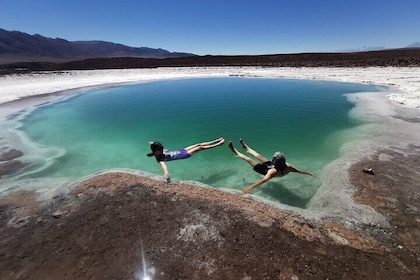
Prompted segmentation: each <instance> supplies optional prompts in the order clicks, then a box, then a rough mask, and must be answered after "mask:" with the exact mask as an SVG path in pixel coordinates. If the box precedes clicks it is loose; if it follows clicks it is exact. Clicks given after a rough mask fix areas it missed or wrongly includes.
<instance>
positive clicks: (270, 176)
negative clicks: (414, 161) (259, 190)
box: [242, 169, 277, 193]
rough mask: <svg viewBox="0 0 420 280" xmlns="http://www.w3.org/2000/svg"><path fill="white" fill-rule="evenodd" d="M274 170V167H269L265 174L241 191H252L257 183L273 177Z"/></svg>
mask: <svg viewBox="0 0 420 280" xmlns="http://www.w3.org/2000/svg"><path fill="white" fill-rule="evenodd" d="M276 172H277V171H276V170H274V169H270V170H268V172H267V174H266V175H265V176H264V177H263V178H262V179H261V180H259V181H257V182H255V183H254V184H252V185H250V186H248V187H246V188H245V189H243V190H242V192H243V193H249V192H250V191H252V190H253V189H254V188H256V187H258V186H259V185H261V184H263V183H265V182H267V181H268V180H270V179H271V178H273V177H274V174H276Z"/></svg>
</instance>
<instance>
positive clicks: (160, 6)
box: [0, 0, 420, 55]
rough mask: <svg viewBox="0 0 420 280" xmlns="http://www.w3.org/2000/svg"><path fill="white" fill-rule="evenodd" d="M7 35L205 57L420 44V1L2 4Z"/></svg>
mask: <svg viewBox="0 0 420 280" xmlns="http://www.w3.org/2000/svg"><path fill="white" fill-rule="evenodd" d="M0 28H3V29H6V30H9V31H12V30H16V31H22V32H25V33H29V34H31V35H32V34H41V35H43V36H46V37H50V38H63V39H66V40H69V41H78V40H83V41H85V40H103V41H109V42H115V43H121V44H124V45H128V46H132V47H150V48H162V49H166V50H169V51H172V52H174V51H177V52H190V53H195V54H199V55H206V54H213V55H216V54H220V55H234V54H273V53H299V52H320V51H323V52H327V51H337V50H343V49H357V48H361V47H365V46H374V47H377V46H383V47H387V48H394V47H396V48H398V47H405V46H407V45H409V44H411V43H414V42H419V41H420V0H277V1H275V0H235V1H233V0H207V1H204V0H167V1H159V0H71V1H70V0H68V1H67V0H63V1H60V0H3V1H1V4H0Z"/></svg>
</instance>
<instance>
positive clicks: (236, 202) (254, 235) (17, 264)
mask: <svg viewBox="0 0 420 280" xmlns="http://www.w3.org/2000/svg"><path fill="white" fill-rule="evenodd" d="M419 74H420V69H419V68H376V67H375V68H349V69H342V68H340V69H335V68H296V69H294V68H187V69H186V68H182V69H176V68H169V69H168V68H165V69H143V70H115V71H113V70H105V71H85V72H82V71H75V72H65V73H62V72H61V73H54V74H45V73H38V74H32V75H22V76H20V75H12V76H4V77H0V88H1V98H2V102H6V103H4V104H3V105H1V106H0V110H1V111H0V118H3V120H4V119H6V118H8V116H10V115H11V114H14V113H17V112H19V110H22V108H27V107H28V106H31V105H33V104H39V103H42V102H46V101H49V100H53V99H54V98H57V95H59V96H66V95H69V94H73V93H74V92H69V91H67V92H62V91H64V90H69V89H76V88H81V87H99V86H103V85H104V84H106V85H111V84H114V83H132V82H138V81H151V80H159V79H172V78H191V77H213V76H244V77H269V78H302V79H320V80H337V81H346V82H362V83H373V84H380V85H385V86H390V87H391V89H390V90H389V91H388V92H387V93H385V94H370V95H366V94H363V93H361V94H357V95H355V96H352V97H351V98H352V99H353V100H352V101H353V102H355V103H356V104H357V106H356V108H355V110H354V113H355V114H358V115H359V116H360V114H362V115H363V114H364V115H365V117H366V118H375V119H377V121H376V123H375V127H372V126H369V125H367V126H366V127H364V128H363V129H368V130H369V131H371V132H372V133H373V134H374V135H375V137H374V138H375V141H374V142H368V143H366V142H362V143H357V146H358V147H360V148H359V149H360V152H359V153H358V154H357V155H353V153H351V154H349V155H346V156H344V157H343V158H341V159H340V160H338V161H336V162H334V163H332V164H331V165H330V166H327V167H326V171H325V172H326V173H333V174H334V175H335V176H329V177H323V178H322V179H323V182H324V181H325V184H324V183H323V186H322V187H321V189H320V190H319V191H318V193H317V195H316V196H315V197H314V199H313V202H312V205H311V207H310V208H309V209H308V210H304V211H303V210H299V209H294V208H292V207H283V206H276V207H273V206H270V205H267V204H265V203H262V202H260V201H259V200H258V199H256V198H255V197H253V196H252V195H250V196H244V195H241V194H236V193H229V192H224V191H220V190H213V189H208V188H204V187H198V186H191V185H184V184H179V183H176V182H175V183H171V184H166V183H163V182H162V181H159V180H152V179H150V178H146V177H142V176H138V175H136V174H135V173H132V172H124V173H122V172H116V171H115V172H110V173H105V174H100V175H97V176H93V177H90V178H87V179H85V180H81V181H80V182H77V183H75V184H74V185H72V187H71V188H67V190H68V192H64V193H57V194H56V195H55V196H54V197H52V198H51V199H48V200H39V196H38V195H37V193H36V192H32V191H19V192H15V193H12V194H9V195H7V196H3V197H2V198H1V200H0V235H1V236H2V238H1V240H0V278H1V279H142V275H143V273H144V272H145V271H146V272H147V274H148V275H150V276H151V278H152V279H247V280H250V279H294V280H296V279H418V278H419V277H420V267H419V265H420V248H419V242H420V230H419V228H420V227H419V224H420V209H419V205H420V203H419V202H420V201H419V200H420V198H419V188H420V184H419V183H420V173H419V172H418V166H419V154H420V153H419V151H420V137H419V133H420V129H419V123H420V114H419V111H418V110H419V104H420V103H419V100H420V78H419V77H420V75H419ZM58 91H60V92H61V93H55V92H58ZM51 93H54V94H51ZM42 94H44V96H43V97H41V98H38V97H36V98H27V97H28V96H38V95H42ZM23 97H26V98H24V99H21V100H20V101H15V102H8V101H12V100H17V99H19V98H23ZM0 140H2V150H0V153H1V158H0V159H1V160H0V161H1V163H2V164H4V163H8V164H9V167H10V163H11V162H12V163H13V162H14V163H15V164H19V163H20V164H24V162H20V161H19V159H20V154H19V149H17V150H13V148H14V147H13V145H12V143H10V142H7V141H6V140H7V139H6V138H5V137H3V138H2V139H0ZM355 144H356V143H350V144H349V146H354V145H355ZM347 150H351V148H350V147H343V154H346V151H347ZM365 167H370V168H372V169H373V171H374V174H368V173H364V172H362V169H363V168H365ZM16 168H19V166H18V165H17V167H16ZM12 169H13V168H12Z"/></svg>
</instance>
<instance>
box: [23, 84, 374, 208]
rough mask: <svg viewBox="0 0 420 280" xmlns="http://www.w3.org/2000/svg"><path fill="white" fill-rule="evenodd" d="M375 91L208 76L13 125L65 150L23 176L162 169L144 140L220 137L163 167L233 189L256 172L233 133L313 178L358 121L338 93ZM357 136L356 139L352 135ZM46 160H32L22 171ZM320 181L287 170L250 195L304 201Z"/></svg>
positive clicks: (103, 92)
mask: <svg viewBox="0 0 420 280" xmlns="http://www.w3.org/2000/svg"><path fill="white" fill-rule="evenodd" d="M361 91H377V89H376V88H375V87H373V86H366V85H360V84H350V83H334V82H320V81H302V80H282V79H245V78H212V79H189V80H168V81H159V82H152V83H142V84H137V85H129V86H120V87H112V88H106V89H100V90H94V91H89V92H85V93H82V94H79V95H77V96H75V97H73V98H71V99H67V100H65V101H61V102H57V103H53V104H48V105H44V106H41V107H39V108H37V109H36V110H35V111H33V112H32V113H31V114H30V115H28V116H27V117H26V118H25V119H24V120H23V125H22V127H21V128H20V129H21V130H22V131H24V132H25V133H26V134H27V135H28V136H29V138H30V140H31V141H33V142H35V143H37V144H39V145H42V146H43V147H47V148H48V147H50V148H58V149H59V150H62V151H64V154H63V155H61V156H60V157H58V158H56V159H54V161H53V164H51V165H50V166H49V167H47V168H45V169H43V170H42V171H39V172H35V173H32V174H30V175H27V176H26V177H27V178H41V179H42V178H55V177H57V178H72V179H77V178H80V177H82V176H85V175H89V174H92V173H94V172H97V171H101V170H105V169H109V168H132V169H140V170H144V171H147V172H151V173H154V174H162V171H161V168H160V166H159V165H158V164H157V162H156V161H155V160H154V158H148V157H146V154H147V153H148V152H149V145H148V141H150V140H156V141H160V142H161V143H163V144H164V145H165V148H167V149H169V150H175V149H180V148H183V147H185V146H188V145H191V144H194V143H197V142H202V141H209V140H213V139H215V138H218V137H220V136H222V137H224V138H225V139H226V144H225V145H223V146H221V147H218V148H215V149H212V150H207V151H202V152H199V153H198V154H195V155H194V156H193V157H192V158H190V159H187V160H181V161H173V162H169V163H168V167H169V170H170V173H171V175H172V179H173V180H194V181H199V182H202V183H205V184H208V185H211V186H213V187H216V188H220V187H223V188H232V189H242V188H244V187H246V186H247V185H249V184H251V183H253V182H255V181H256V180H258V179H260V178H261V175H258V174H257V173H255V172H253V171H252V170H251V167H250V166H248V165H247V164H246V163H245V162H244V161H242V160H240V159H239V158H237V157H235V156H234V154H233V153H231V151H230V150H229V149H228V147H227V141H229V140H232V141H233V143H234V144H235V145H237V147H238V148H240V145H239V142H238V139H239V138H240V137H242V138H243V139H244V140H245V141H246V142H247V143H248V144H249V145H250V146H251V147H253V148H254V149H255V150H257V151H259V152H260V153H261V154H263V155H265V156H266V157H268V158H270V157H271V155H272V154H273V153H274V152H275V151H282V152H283V153H284V154H285V155H286V158H287V161H288V162H290V163H292V164H293V165H295V166H296V167H298V168H301V169H304V170H307V171H309V172H311V173H314V174H318V175H320V174H321V171H322V168H323V167H324V166H325V165H326V164H328V163H329V162H331V161H332V160H334V159H336V158H338V157H339V149H340V147H341V146H342V145H343V143H344V142H346V141H350V140H353V139H348V138H345V139H343V137H340V132H341V131H346V130H348V129H349V128H352V127H354V126H356V125H357V124H358V122H357V121H355V120H352V119H349V117H348V113H349V110H350V109H351V108H352V106H353V104H351V103H349V102H347V100H346V98H345V97H344V96H343V94H347V93H354V92H361ZM354 138H357V135H354ZM42 165H45V159H43V160H41V161H40V162H38V163H37V162H35V163H34V164H33V166H32V167H30V168H29V170H31V169H32V170H34V169H36V168H39V167H42ZM320 184H321V181H320V180H317V179H314V178H312V177H310V176H303V175H299V174H290V175H288V176H286V177H284V178H281V179H273V180H272V181H271V182H268V183H266V184H265V185H262V186H260V187H258V188H257V189H256V190H255V191H254V193H255V194H257V195H260V196H262V197H264V198H268V199H272V200H275V201H280V202H282V203H285V204H289V205H293V206H298V207H305V205H306V203H307V202H308V201H309V199H310V198H311V197H312V196H313V195H314V194H315V192H316V190H317V188H318V187H319V186H320Z"/></svg>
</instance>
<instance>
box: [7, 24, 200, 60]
mask: <svg viewBox="0 0 420 280" xmlns="http://www.w3.org/2000/svg"><path fill="white" fill-rule="evenodd" d="M189 56H195V55H194V54H191V53H181V52H169V51H167V50H164V49H160V48H159V49H153V48H147V47H140V48H135V47H129V46H125V45H121V44H116V43H111V42H104V41H74V42H70V41H67V40H64V39H60V38H56V39H52V38H47V37H44V36H41V35H39V34H35V35H29V34H27V33H23V32H19V31H7V30H4V29H1V28H0V64H1V63H3V64H4V63H13V62H23V61H26V62H28V61H49V62H53V61H71V60H80V59H88V58H110V57H137V58H171V57H189Z"/></svg>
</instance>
